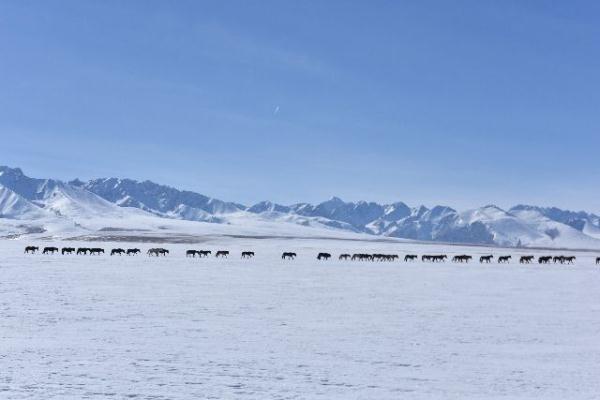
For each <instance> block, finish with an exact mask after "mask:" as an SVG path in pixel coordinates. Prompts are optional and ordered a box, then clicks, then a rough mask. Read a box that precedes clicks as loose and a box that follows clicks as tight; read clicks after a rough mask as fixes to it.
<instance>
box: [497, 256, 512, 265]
mask: <svg viewBox="0 0 600 400" xmlns="http://www.w3.org/2000/svg"><path fill="white" fill-rule="evenodd" d="M510 259H511V256H500V257H498V264H504V263H508V261H509V260H510Z"/></svg>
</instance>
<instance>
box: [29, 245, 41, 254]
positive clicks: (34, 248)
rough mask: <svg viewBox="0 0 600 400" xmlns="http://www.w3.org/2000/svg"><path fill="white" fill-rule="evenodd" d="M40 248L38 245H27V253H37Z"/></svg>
mask: <svg viewBox="0 0 600 400" xmlns="http://www.w3.org/2000/svg"><path fill="white" fill-rule="evenodd" d="M39 249H40V248H39V247H37V246H27V247H25V253H31V254H35V252H36V251H38V250H39Z"/></svg>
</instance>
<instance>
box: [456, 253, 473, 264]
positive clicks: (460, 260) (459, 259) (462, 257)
mask: <svg viewBox="0 0 600 400" xmlns="http://www.w3.org/2000/svg"><path fill="white" fill-rule="evenodd" d="M472 258H473V257H472V256H468V255H466V254H461V255H458V256H454V257H452V261H453V262H457V263H467V264H468V263H469V261H471V259H472Z"/></svg>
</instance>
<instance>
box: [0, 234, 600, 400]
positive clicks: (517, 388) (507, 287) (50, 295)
mask: <svg viewBox="0 0 600 400" xmlns="http://www.w3.org/2000/svg"><path fill="white" fill-rule="evenodd" d="M28 240H29V239H28ZM26 244H30V243H29V242H25V241H23V240H15V241H9V240H3V241H0V343H1V345H0V398H2V399H82V398H116V399H121V398H138V399H204V398H215V399H232V398H236V399H237V398H240V399H400V398H402V399H466V398H471V399H490V398H505V399H594V398H597V397H598V394H599V393H600V381H599V380H598V376H599V374H600V290H599V288H600V267H597V266H595V265H594V257H595V256H596V255H595V254H592V253H583V252H580V253H578V252H570V253H569V254H573V255H576V256H577V262H576V264H575V265H574V266H561V265H549V266H539V265H537V264H535V265H525V266H523V265H519V264H517V263H516V262H515V261H514V259H513V263H511V264H509V265H498V264H495V263H494V264H490V265H480V264H479V263H472V264H469V265H456V264H452V263H448V262H446V263H443V264H435V265H434V264H427V263H421V262H415V263H404V262H393V263H371V262H341V261H338V260H337V259H336V260H333V261H328V262H317V261H316V260H315V255H316V253H317V252H319V251H330V252H331V253H332V254H334V256H337V255H338V254H339V253H341V252H349V253H353V252H363V251H364V252H367V251H368V252H382V253H396V254H400V255H404V254H406V253H415V254H424V253H440V252H445V253H448V254H458V253H467V254H472V255H474V256H479V255H481V254H487V253H493V254H496V255H499V254H513V257H514V256H515V255H518V254H524V253H528V254H536V255H538V254H542V253H544V254H554V253H556V252H547V251H524V250H507V249H486V248H483V247H456V246H445V247H444V246H440V245H420V244H411V243H401V242H398V243H387V242H367V241H356V240H325V239H304V240H302V239H262V240H256V239H240V238H238V239H236V238H230V237H216V236H212V237H207V238H206V240H205V241H204V242H202V243H201V244H195V245H183V244H164V245H160V246H164V247H167V248H169V249H170V250H171V254H170V255H169V256H168V257H165V258H149V257H147V256H146V255H143V256H138V257H125V256H124V257H110V256H108V255H106V256H97V257H90V256H87V257H85V256H59V255H55V256H50V255H46V256H45V255H41V254H36V255H24V254H23V247H24V246H25V245H26ZM32 244H38V245H40V246H44V245H51V244H55V245H57V246H59V247H61V246H65V245H68V244H74V245H75V246H77V245H79V244H80V243H68V242H43V241H38V242H35V241H34V242H33V243H32ZM83 245H85V246H99V247H103V248H105V249H110V248H112V247H140V248H141V249H142V250H146V249H147V248H149V247H151V246H154V245H153V244H148V243H143V244H140V243H122V242H120V243H106V242H98V243H89V242H86V243H83ZM187 248H199V249H210V250H213V251H214V250H217V249H228V250H230V251H231V252H232V255H231V257H230V258H229V259H226V260H224V259H223V260H222V259H215V258H207V259H187V258H185V256H184V251H185V249H187ZM242 250H254V251H255V252H256V257H255V258H254V259H251V260H241V259H240V258H239V253H240V251H242ZM283 251H295V252H297V253H298V258H297V259H296V260H295V261H282V260H281V259H280V255H281V252H283Z"/></svg>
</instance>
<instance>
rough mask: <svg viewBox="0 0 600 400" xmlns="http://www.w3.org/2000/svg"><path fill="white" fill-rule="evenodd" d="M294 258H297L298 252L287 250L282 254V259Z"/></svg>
mask: <svg viewBox="0 0 600 400" xmlns="http://www.w3.org/2000/svg"><path fill="white" fill-rule="evenodd" d="M294 258H296V253H292V252H285V253H283V254H282V255H281V259H282V260H293V259H294Z"/></svg>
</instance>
